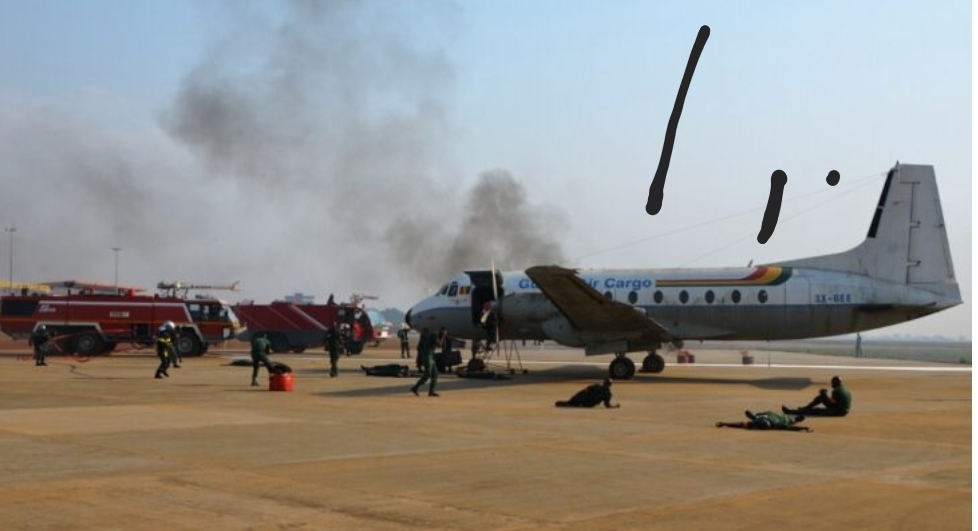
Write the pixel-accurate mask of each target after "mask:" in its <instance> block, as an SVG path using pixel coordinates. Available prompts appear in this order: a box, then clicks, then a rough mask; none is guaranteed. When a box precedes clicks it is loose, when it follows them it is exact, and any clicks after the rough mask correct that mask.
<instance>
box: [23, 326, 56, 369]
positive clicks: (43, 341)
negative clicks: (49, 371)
mask: <svg viewBox="0 0 978 531" xmlns="http://www.w3.org/2000/svg"><path fill="white" fill-rule="evenodd" d="M48 341H51V333H50V332H48V328H47V327H46V326H44V325H41V326H39V327H37V329H36V330H34V333H32V334H31V337H30V339H28V340H27V342H28V343H30V345H31V346H33V347H34V366H35V367H47V366H48V364H47V362H46V361H44V356H45V354H44V353H45V352H46V351H47V349H48V348H49V347H48V346H47V342H48Z"/></svg>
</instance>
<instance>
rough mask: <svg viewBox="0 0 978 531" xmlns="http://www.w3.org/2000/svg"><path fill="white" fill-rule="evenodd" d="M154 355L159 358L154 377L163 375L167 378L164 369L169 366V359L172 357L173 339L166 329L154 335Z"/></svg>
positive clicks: (167, 375)
mask: <svg viewBox="0 0 978 531" xmlns="http://www.w3.org/2000/svg"><path fill="white" fill-rule="evenodd" d="M156 356H157V357H158V358H160V365H159V366H158V367H157V368H156V378H162V377H164V376H166V377H167V378H169V377H170V375H169V374H167V372H166V370H167V369H169V368H170V359H172V358H173V340H172V339H171V338H170V334H168V333H166V331H161V332H160V333H159V334H158V335H157V336H156Z"/></svg>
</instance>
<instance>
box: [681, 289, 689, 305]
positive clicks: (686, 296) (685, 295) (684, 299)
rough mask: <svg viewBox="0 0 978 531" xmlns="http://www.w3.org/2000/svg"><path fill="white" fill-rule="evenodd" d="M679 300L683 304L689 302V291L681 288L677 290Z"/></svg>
mask: <svg viewBox="0 0 978 531" xmlns="http://www.w3.org/2000/svg"><path fill="white" fill-rule="evenodd" d="M679 302H681V303H683V304H686V303H687V302H689V293H686V290H682V291H680V292H679Z"/></svg>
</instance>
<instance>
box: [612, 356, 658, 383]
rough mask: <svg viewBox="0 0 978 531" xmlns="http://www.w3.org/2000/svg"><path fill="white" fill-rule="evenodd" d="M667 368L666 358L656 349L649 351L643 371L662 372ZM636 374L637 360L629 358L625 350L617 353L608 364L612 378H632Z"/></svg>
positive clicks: (643, 361) (643, 362)
mask: <svg viewBox="0 0 978 531" xmlns="http://www.w3.org/2000/svg"><path fill="white" fill-rule="evenodd" d="M665 368H666V360H664V359H663V358H662V356H660V355H658V354H656V353H655V352H654V351H653V352H649V354H648V355H647V356H645V359H643V360H642V372H651V373H653V374H655V373H660V372H662V370H663V369H665ZM634 376H635V362H634V361H632V360H630V359H628V357H627V356H625V353H624V352H617V353H615V359H613V360H611V364H610V365H608V377H610V378H611V379H612V380H631V379H632V377H634Z"/></svg>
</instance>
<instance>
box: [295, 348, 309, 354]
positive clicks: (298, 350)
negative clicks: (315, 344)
mask: <svg viewBox="0 0 978 531" xmlns="http://www.w3.org/2000/svg"><path fill="white" fill-rule="evenodd" d="M305 351H306V347H292V352H295V353H296V354H302V353H303V352H305Z"/></svg>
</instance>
